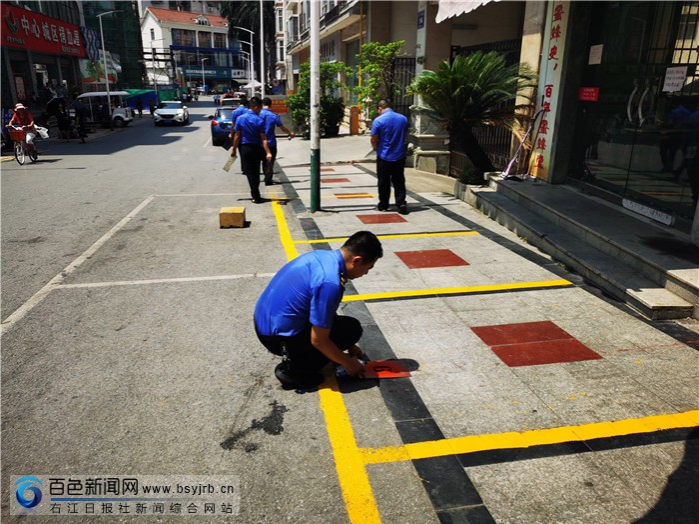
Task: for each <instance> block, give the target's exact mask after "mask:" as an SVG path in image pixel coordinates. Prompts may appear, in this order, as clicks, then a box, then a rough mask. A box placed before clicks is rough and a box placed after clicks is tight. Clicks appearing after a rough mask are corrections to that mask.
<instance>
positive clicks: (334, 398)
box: [318, 375, 381, 524]
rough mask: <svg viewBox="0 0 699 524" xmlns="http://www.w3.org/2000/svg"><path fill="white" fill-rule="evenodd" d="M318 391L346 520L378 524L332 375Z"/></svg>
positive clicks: (360, 456)
mask: <svg viewBox="0 0 699 524" xmlns="http://www.w3.org/2000/svg"><path fill="white" fill-rule="evenodd" d="M324 385H325V386H326V387H324V388H322V389H319V390H318V393H319V395H320V407H321V409H322V410H323V413H324V414H325V425H326V427H327V429H328V438H329V439H330V445H331V446H332V449H333V455H334V457H335V468H336V469H337V476H338V479H339V481H340V488H341V489H342V494H343V495H344V498H345V506H346V508H347V514H348V516H349V520H350V522H352V523H355V524H360V523H361V524H365V523H366V524H371V523H380V522H381V517H380V515H379V509H378V507H377V506H376V501H375V500H374V494H373V493H372V491H371V485H370V484H369V476H368V475H367V472H366V466H365V465H364V461H363V459H362V453H361V450H360V448H359V447H358V446H357V441H356V440H355V438H354V432H353V431H352V424H351V423H350V419H349V414H348V413H347V408H346V406H345V402H344V400H343V398H342V394H341V393H340V391H339V388H338V386H337V381H336V380H335V377H334V376H332V375H331V376H330V377H329V378H328V379H326V382H325V384H324Z"/></svg>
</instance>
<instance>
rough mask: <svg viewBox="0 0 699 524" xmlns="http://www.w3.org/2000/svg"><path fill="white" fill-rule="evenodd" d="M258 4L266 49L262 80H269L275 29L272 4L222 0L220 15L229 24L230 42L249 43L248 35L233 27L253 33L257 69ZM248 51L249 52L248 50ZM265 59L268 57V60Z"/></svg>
mask: <svg viewBox="0 0 699 524" xmlns="http://www.w3.org/2000/svg"><path fill="white" fill-rule="evenodd" d="M260 4H262V16H263V24H262V25H263V28H264V40H265V47H266V54H265V69H266V72H265V74H264V75H263V78H265V79H267V78H270V75H269V71H270V70H271V68H272V65H273V60H272V59H271V56H273V55H274V53H275V50H276V27H275V18H274V17H275V13H274V2H270V1H263V2H260V1H259V0H222V2H221V7H220V13H221V16H222V17H224V18H226V19H227V20H228V22H229V26H228V36H229V37H230V38H231V39H232V40H242V41H243V42H249V41H250V36H251V35H250V33H248V32H247V31H240V30H238V29H235V26H238V27H244V28H245V29H249V30H250V31H254V32H255V35H254V37H253V40H252V44H253V49H254V57H255V64H256V65H257V67H259V64H260V56H261V55H260ZM248 51H249V50H248ZM267 57H270V58H269V59H268V58H267Z"/></svg>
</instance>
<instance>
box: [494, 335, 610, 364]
mask: <svg viewBox="0 0 699 524" xmlns="http://www.w3.org/2000/svg"><path fill="white" fill-rule="evenodd" d="M492 350H493V352H494V353H495V354H496V355H497V356H498V357H499V358H500V360H502V361H503V362H504V363H505V364H507V365H508V366H510V367H518V366H538V365H541V364H560V363H562V362H579V361H581V360H597V359H600V358H602V357H601V356H600V355H598V354H597V353H595V352H594V351H592V350H591V349H590V348H588V347H587V346H586V345H584V344H583V343H581V342H579V341H578V340H575V339H574V338H568V339H563V340H547V341H541V342H530V343H527V344H508V345H504V346H492Z"/></svg>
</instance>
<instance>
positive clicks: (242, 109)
mask: <svg viewBox="0 0 699 524" xmlns="http://www.w3.org/2000/svg"><path fill="white" fill-rule="evenodd" d="M249 105H250V102H248V99H247V98H241V99H240V105H239V106H238V107H236V108H235V109H234V110H233V111H231V132H230V133H228V138H230V139H231V140H233V135H234V133H235V130H234V128H235V121H236V120H237V119H238V117H239V116H240V115H242V114H243V113H247V112H248V106H249Z"/></svg>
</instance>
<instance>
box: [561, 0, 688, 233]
mask: <svg viewBox="0 0 699 524" xmlns="http://www.w3.org/2000/svg"><path fill="white" fill-rule="evenodd" d="M698 20H699V2H696V1H695V2H595V3H594V4H592V21H591V29H590V39H589V41H588V44H589V45H588V49H589V48H590V47H592V46H602V50H601V60H594V59H592V58H591V59H590V60H589V62H592V63H589V64H588V65H586V66H585V69H584V71H583V77H582V84H581V85H582V86H583V87H595V88H599V97H598V100H597V101H594V102H592V101H579V102H578V119H577V124H576V140H575V147H574V151H573V161H572V163H571V169H570V175H571V176H572V177H574V178H577V179H579V180H582V181H583V182H584V183H587V184H591V185H594V186H596V187H599V188H601V189H603V190H605V191H606V192H608V193H611V194H614V195H617V197H621V198H622V199H626V200H628V201H632V202H634V203H639V204H642V205H644V206H647V207H649V208H652V209H655V210H659V211H661V212H663V213H664V214H667V215H669V216H673V217H684V218H687V219H691V218H692V217H693V216H694V213H695V209H696V205H697V197H698V196H699V154H697V144H698V141H697V137H698V136H699V76H695V75H697V63H699V52H698V51H697V49H698V46H699V35H698V34H697V33H698V32H697V21H698ZM597 49H598V50H599V47H598V48H597ZM591 56H592V55H591Z"/></svg>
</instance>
